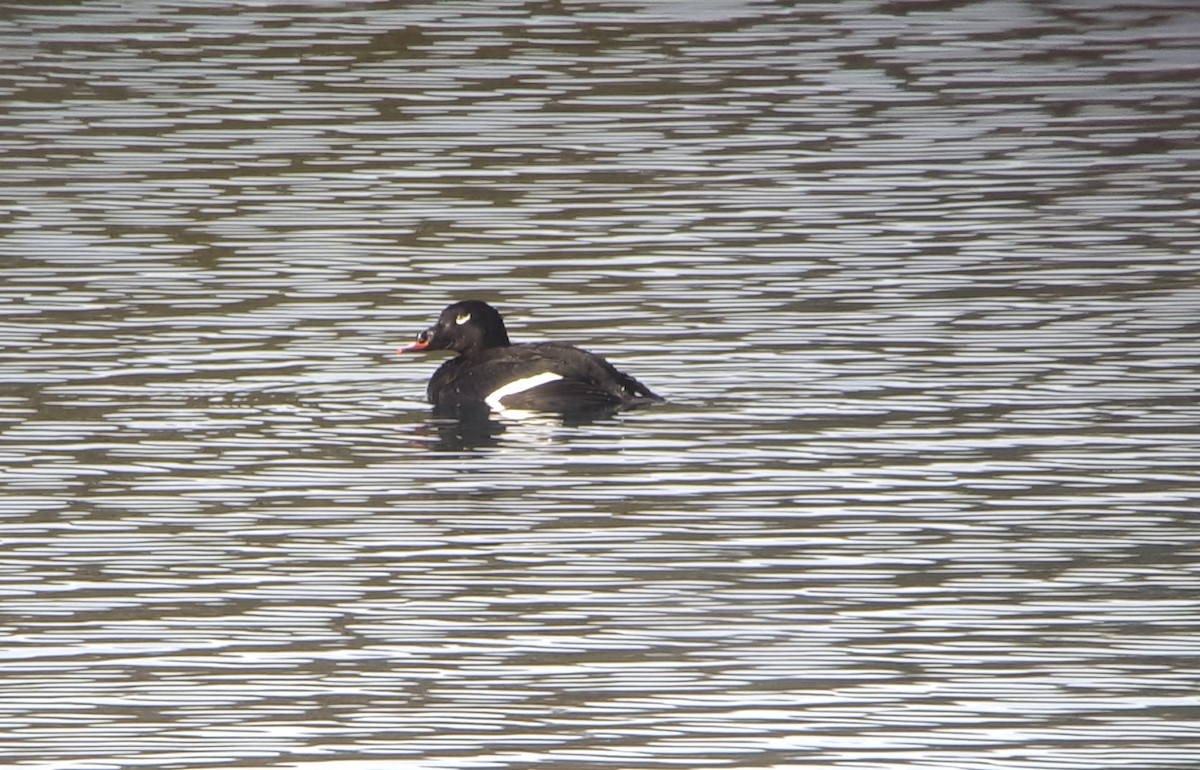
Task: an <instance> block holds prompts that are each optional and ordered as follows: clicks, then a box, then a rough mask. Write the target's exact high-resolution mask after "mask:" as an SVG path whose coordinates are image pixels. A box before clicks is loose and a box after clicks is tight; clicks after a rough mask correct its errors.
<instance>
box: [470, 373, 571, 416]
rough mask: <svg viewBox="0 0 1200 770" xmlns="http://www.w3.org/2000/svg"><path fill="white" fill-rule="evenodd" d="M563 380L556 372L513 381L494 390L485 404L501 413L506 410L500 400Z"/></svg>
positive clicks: (485, 400)
mask: <svg viewBox="0 0 1200 770" xmlns="http://www.w3.org/2000/svg"><path fill="white" fill-rule="evenodd" d="M561 379H562V375H561V374H555V373H554V372H542V373H541V374H535V375H533V376H532V377H524V378H522V379H519V380H513V381H512V382H510V383H508V384H507V385H502V386H500V387H499V388H496V389H495V390H493V391H492V392H491V393H490V394H488V397H487V398H485V399H484V403H486V404H487V405H488V406H490V407H491V408H492V409H495V410H496V411H497V412H499V411H502V410H503V409H504V405H503V404H501V403H500V399H502V398H505V397H506V396H511V395H513V394H514V393H524V392H525V391H527V390H532V389H534V388H536V387H537V386H538V385H545V384H546V383H547V382H554V381H555V380H561Z"/></svg>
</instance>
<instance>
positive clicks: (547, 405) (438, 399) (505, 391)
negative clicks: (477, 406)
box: [429, 342, 659, 412]
mask: <svg viewBox="0 0 1200 770" xmlns="http://www.w3.org/2000/svg"><path fill="white" fill-rule="evenodd" d="M429 400H430V401H431V402H432V403H433V404H434V405H435V406H441V407H455V406H460V405H462V404H468V403H485V404H487V405H488V406H490V407H492V408H494V409H531V410H538V411H551V412H571V411H586V410H594V409H604V408H610V407H619V406H629V405H631V404H636V403H639V402H643V401H656V400H659V397H658V396H657V395H655V394H654V393H652V392H651V391H650V389H649V388H647V387H646V386H645V385H643V384H642V383H640V382H638V381H637V380H636V379H634V378H633V377H630V376H629V375H627V374H625V373H623V372H621V371H618V370H617V368H616V367H614V366H613V365H612V364H610V363H609V362H607V361H605V360H604V359H603V358H601V357H600V356H597V355H595V354H594V353H589V352H588V351H586V350H581V349H580V348H577V347H574V346H572V345H567V344H564V343H559V342H538V343H526V344H521V345H508V346H505V347H497V348H489V349H486V350H482V351H479V352H476V353H473V354H470V355H461V356H459V357H458V358H454V359H451V360H449V361H447V362H445V363H444V364H442V366H441V368H439V369H438V370H437V372H436V373H434V375H433V379H431V380H430V381H429Z"/></svg>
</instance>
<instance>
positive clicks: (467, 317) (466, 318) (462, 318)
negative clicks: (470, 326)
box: [454, 313, 471, 324]
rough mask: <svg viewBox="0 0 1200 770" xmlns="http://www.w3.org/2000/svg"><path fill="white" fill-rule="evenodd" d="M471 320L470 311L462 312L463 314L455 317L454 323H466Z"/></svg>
mask: <svg viewBox="0 0 1200 770" xmlns="http://www.w3.org/2000/svg"><path fill="white" fill-rule="evenodd" d="M470 320H471V314H470V313H463V314H462V315H460V316H459V317H458V318H455V319H454V323H456V324H465V323H466V322H467V321H470Z"/></svg>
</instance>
